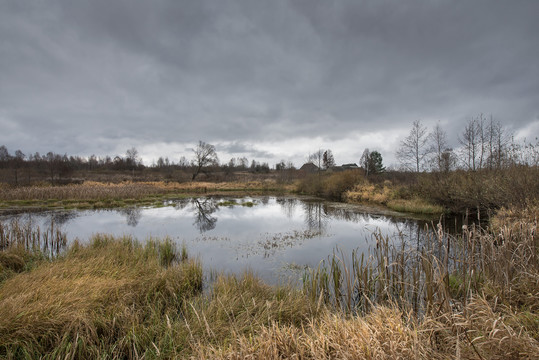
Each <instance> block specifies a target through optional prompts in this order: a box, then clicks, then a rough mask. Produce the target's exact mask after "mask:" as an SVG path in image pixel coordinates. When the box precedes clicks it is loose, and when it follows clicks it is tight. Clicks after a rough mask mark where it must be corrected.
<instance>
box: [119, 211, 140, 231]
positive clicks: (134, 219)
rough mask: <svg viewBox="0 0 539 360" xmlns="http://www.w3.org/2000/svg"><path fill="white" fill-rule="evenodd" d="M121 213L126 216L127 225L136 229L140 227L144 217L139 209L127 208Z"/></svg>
mask: <svg viewBox="0 0 539 360" xmlns="http://www.w3.org/2000/svg"><path fill="white" fill-rule="evenodd" d="M120 213H122V214H123V215H125V217H126V220H127V225H129V226H132V227H135V226H137V225H138V222H139V221H140V218H141V217H142V213H141V210H140V209H139V208H137V207H131V208H125V209H122V210H120Z"/></svg>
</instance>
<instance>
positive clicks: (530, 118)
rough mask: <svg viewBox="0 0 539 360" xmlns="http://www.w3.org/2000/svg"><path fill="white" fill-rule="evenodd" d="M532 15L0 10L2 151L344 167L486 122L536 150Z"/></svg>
mask: <svg viewBox="0 0 539 360" xmlns="http://www.w3.org/2000/svg"><path fill="white" fill-rule="evenodd" d="M537 14H539V2H538V1H536V0H529V1H524V0H520V1H509V0H507V1H497V0H488V1H487V0H483V1H473V2H470V1H464V0H457V1H449V0H446V1H444V0H432V1H419V0H411V1H406V2H403V1H397V0H393V1H389V0H383V1H332V2H330V1H312V0H304V1H292V0H290V1H279V0H272V1H249V0H244V1H227V0H222V1H200V0H199V1H176V0H170V1H168V0H160V1H111V0H97V1H95V0H94V1H85V2H78V1H70V0H65V1H60V0H58V1H15V0H13V1H9V0H0V43H1V44H2V46H1V47H0V126H1V127H2V131H1V132H0V144H5V145H6V146H7V147H8V148H9V149H10V150H11V151H14V150H15V149H19V148H20V149H22V150H23V151H25V152H34V151H41V152H46V151H49V150H53V151H55V152H67V153H69V154H82V155H90V154H92V153H96V154H112V153H114V152H123V151H124V150H125V149H126V148H128V147H130V146H136V147H138V148H139V149H140V150H141V154H142V155H143V156H144V157H145V159H151V158H153V157H155V156H158V155H164V156H169V157H170V158H171V159H176V158H179V156H180V155H187V156H189V154H188V152H185V151H184V150H185V149H186V148H189V147H190V146H192V145H193V144H194V143H195V142H197V141H198V140H199V139H201V140H204V141H206V142H210V143H215V144H218V145H219V146H218V148H220V149H223V151H225V152H226V153H225V154H226V155H231V156H238V154H236V153H233V151H236V150H237V149H241V150H242V151H243V150H244V152H242V154H245V155H247V156H249V155H251V156H263V157H264V159H265V160H269V161H274V160H275V161H277V160H279V159H280V158H282V157H285V156H286V155H287V154H288V156H289V157H290V159H292V160H295V161H300V160H301V159H302V158H304V157H305V155H306V152H308V151H309V149H311V150H312V151H314V150H316V149H318V148H319V147H332V148H333V147H335V148H336V149H338V150H339V151H340V152H341V153H339V151H335V149H334V153H335V155H336V158H337V161H338V162H349V161H357V159H356V158H355V157H356V156H357V155H358V154H361V152H362V150H363V148H364V147H367V146H369V147H371V148H380V149H382V150H383V151H382V154H383V155H385V157H387V158H391V157H392V156H393V154H392V152H393V151H394V150H395V146H396V145H397V144H398V140H399V137H403V136H404V135H405V134H406V133H407V132H408V130H409V128H410V124H411V122H412V121H413V120H416V119H422V120H423V121H424V122H425V123H426V124H427V125H433V124H434V123H435V122H436V121H441V122H442V125H443V126H444V127H445V128H446V130H447V131H448V132H449V134H450V135H451V137H452V139H453V140H454V139H455V138H456V134H457V133H458V132H460V131H461V129H462V124H463V123H464V122H465V121H466V120H467V119H469V118H470V117H472V116H476V115H477V114H479V113H481V112H483V113H487V114H493V116H494V117H495V118H497V119H499V120H500V121H502V122H503V123H505V124H506V125H510V126H512V128H513V129H514V130H515V131H517V130H519V129H524V128H527V129H528V130H527V132H526V130H523V131H521V132H522V133H523V134H525V135H528V136H537V135H538V134H537V133H535V134H533V132H534V131H539V125H538V124H539V101H538V100H539V81H538V79H539V65H538V64H539V61H538V59H539V42H538V41H537V34H539V22H538V21H537ZM530 129H531V130H530ZM530 132H531V133H530ZM383 134H386V138H385V139H384V136H383ZM373 139H374V140H373ZM375 140H376V141H375ZM347 147H353V148H349V149H348V148H347ZM227 151H228V152H227ZM145 152H146V154H145ZM167 152H170V153H167ZM182 152H183V153H182ZM384 152H386V154H384ZM226 155H224V156H223V155H221V156H220V157H221V159H222V160H224V161H226V160H227V158H226Z"/></svg>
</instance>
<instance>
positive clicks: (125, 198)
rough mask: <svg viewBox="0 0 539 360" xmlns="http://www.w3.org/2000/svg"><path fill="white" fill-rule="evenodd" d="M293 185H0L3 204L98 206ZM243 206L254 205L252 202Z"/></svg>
mask: <svg viewBox="0 0 539 360" xmlns="http://www.w3.org/2000/svg"><path fill="white" fill-rule="evenodd" d="M291 190H292V186H291V185H284V184H278V183H276V182H275V181H249V182H223V183H209V182H187V183H178V182H128V181H126V182H121V183H100V182H94V181H86V182H84V183H82V184H71V185H65V186H49V185H41V186H26V187H3V188H0V208H4V209H11V208H21V207H39V208H41V207H47V208H77V209H99V208H112V207H125V206H130V205H134V204H137V205H151V206H162V205H163V201H164V200H165V199H179V198H185V197H189V196H192V195H197V194H205V195H219V194H221V195H222V194H227V195H233V194H238V195H246V194H249V195H257V194H267V193H286V192H290V191H291ZM242 205H243V206H248V207H251V206H253V205H255V203H252V202H244V203H242Z"/></svg>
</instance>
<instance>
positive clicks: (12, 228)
mask: <svg viewBox="0 0 539 360" xmlns="http://www.w3.org/2000/svg"><path fill="white" fill-rule="evenodd" d="M66 244H67V236H66V234H65V233H64V232H63V231H62V230H61V228H60V227H58V226H56V224H55V223H54V221H51V222H50V225H49V227H48V228H47V229H46V230H41V228H40V227H39V226H37V225H34V224H33V223H32V222H31V221H27V222H21V221H19V220H18V219H13V220H11V221H10V222H5V223H3V222H0V251H3V250H7V249H13V248H17V249H19V250H25V251H31V252H42V253H43V254H44V255H46V256H48V257H54V256H56V255H58V254H59V253H60V252H61V251H62V249H64V248H65V246H66Z"/></svg>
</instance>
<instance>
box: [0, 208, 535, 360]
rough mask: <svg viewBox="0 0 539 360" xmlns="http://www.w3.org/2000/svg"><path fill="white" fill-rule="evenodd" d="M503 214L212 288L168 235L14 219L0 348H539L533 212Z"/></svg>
mask: <svg viewBox="0 0 539 360" xmlns="http://www.w3.org/2000/svg"><path fill="white" fill-rule="evenodd" d="M506 213H507V214H509V215H510V216H509V215H507V216H504V217H502V218H501V219H500V220H499V222H498V223H497V225H496V229H495V230H482V229H476V228H470V229H466V231H465V233H464V235H462V236H461V237H459V238H454V239H451V241H448V240H447V239H448V237H447V236H446V234H444V233H443V232H442V231H441V229H438V232H437V233H435V234H434V235H433V236H434V237H433V239H432V244H431V247H426V248H423V249H417V250H415V251H411V250H410V249H405V248H398V247H396V246H392V245H391V243H390V242H389V241H388V239H384V238H379V239H377V241H378V245H377V246H376V247H375V248H374V249H373V253H371V254H370V256H365V257H363V256H357V257H356V260H355V261H354V262H352V263H348V264H347V263H345V262H344V261H342V260H343V258H344V256H343V254H338V253H336V254H335V255H334V256H333V257H332V259H331V261H329V262H328V263H327V265H321V266H319V267H318V268H317V269H310V270H308V271H307V272H306V274H305V277H304V281H303V288H301V289H299V288H297V287H292V286H277V287H273V286H268V285H266V284H264V283H263V282H262V281H260V280H259V279H258V278H257V277H256V276H254V275H253V274H252V273H245V274H244V275H243V276H240V277H233V276H220V277H218V279H217V280H216V281H215V282H214V283H212V284H211V285H210V290H209V291H207V292H203V291H202V289H203V285H204V284H203V283H204V276H203V272H202V266H201V264H200V262H198V261H196V259H191V258H190V257H189V256H188V253H187V250H186V249H185V248H177V247H176V245H175V244H174V243H172V242H171V241H170V240H167V239H164V240H155V239H150V240H149V241H146V242H145V243H140V242H138V241H136V240H133V239H131V238H128V237H124V238H113V237H110V236H107V235H96V236H94V237H93V238H92V239H91V240H90V241H89V242H88V243H87V244H81V243H79V242H76V241H75V242H73V243H72V244H71V245H70V246H68V247H67V248H65V249H64V251H62V252H53V253H50V254H47V253H43V252H42V251H41V249H42V248H43V244H42V242H41V241H42V238H44V236H43V235H41V236H42V237H41V238H40V237H39V236H38V235H35V236H34V239H35V242H34V244H32V243H31V242H28V241H27V240H28V239H29V237H28V236H29V235H28V232H26V233H25V232H24V231H19V232H17V231H10V232H9V233H10V234H19V233H20V234H21V235H20V238H19V239H18V238H17V235H14V236H13V237H11V238H9V241H6V242H4V243H3V244H2V250H1V251H0V274H1V276H0V358H7V359H34V358H44V359H53V358H54V359H56V358H69V359H87V358H125V359H142V358H144V359H154V358H155V359H157V358H159V359H163V358H165V359H172V358H199V359H244V358H252V359H283V358H298V359H328V358H360V359H361V358H365V359H379V358H391V359H399V358H401V359H412V358H413V359H418V358H419V359H454V358H457V359H459V358H460V359H533V358H536V356H537V354H538V353H539V305H538V304H539V262H538V257H539V253H538V251H539V250H538V249H539V244H538V239H537V236H536V234H537V220H536V218H533V214H536V212H533V211H529V212H527V213H526V214H527V215H529V216H528V217H527V218H524V217H516V215H515V213H514V212H510V211H506ZM530 214H532V215H530ZM30 233H31V234H36V231H34V232H30ZM37 233H39V234H42V233H41V232H38V231H37ZM50 236H52V235H47V237H46V239H47V241H50ZM30 238H31V237H30ZM55 241H62V238H61V236H60V235H57V236H56V240H55ZM447 244H451V248H452V249H453V250H452V251H450V249H448V245H447Z"/></svg>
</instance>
